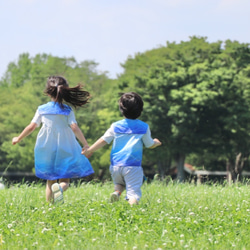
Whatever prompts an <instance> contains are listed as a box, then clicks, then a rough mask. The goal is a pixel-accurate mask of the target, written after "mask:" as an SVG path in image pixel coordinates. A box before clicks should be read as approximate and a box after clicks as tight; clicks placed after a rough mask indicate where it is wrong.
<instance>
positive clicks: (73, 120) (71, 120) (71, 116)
mask: <svg viewBox="0 0 250 250" xmlns="http://www.w3.org/2000/svg"><path fill="white" fill-rule="evenodd" d="M73 123H76V124H77V121H76V118H75V114H74V111H73V110H71V112H70V113H69V115H68V124H69V125H71V124H73Z"/></svg>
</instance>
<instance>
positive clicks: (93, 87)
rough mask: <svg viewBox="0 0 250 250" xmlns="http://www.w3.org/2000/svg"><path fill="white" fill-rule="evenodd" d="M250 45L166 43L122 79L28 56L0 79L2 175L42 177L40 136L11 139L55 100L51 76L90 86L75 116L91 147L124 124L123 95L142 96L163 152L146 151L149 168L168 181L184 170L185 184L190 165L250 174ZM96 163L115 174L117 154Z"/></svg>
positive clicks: (132, 62)
mask: <svg viewBox="0 0 250 250" xmlns="http://www.w3.org/2000/svg"><path fill="white" fill-rule="evenodd" d="M249 62H250V47H249V44H244V43H243V44H242V43H239V42H237V41H230V40H227V41H224V42H222V41H217V42H213V43H209V42H208V41H207V38H205V37H190V39H189V41H182V42H180V43H175V42H173V43H169V42H167V43H166V46H162V47H159V48H156V49H152V50H149V51H145V52H144V53H138V54H136V55H134V56H133V57H128V58H127V60H126V61H125V63H124V64H122V67H123V69H124V71H123V73H122V74H120V75H118V76H117V79H110V78H109V77H108V72H99V71H98V70H97V66H98V63H96V62H94V61H83V62H77V61H76V60H75V58H73V57H72V58H60V57H55V56H52V55H47V54H37V55H36V56H35V57H31V56H30V55H29V54H28V53H24V54H21V55H20V56H19V58H18V60H17V62H11V63H10V64H9V65H8V68H7V70H6V72H5V74H4V75H3V77H2V78H1V81H0V103H1V106H0V121H1V122H0V145H1V147H0V163H1V164H0V171H4V169H6V167H7V166H9V164H10V163H11V164H12V165H11V167H10V168H9V169H8V170H9V171H34V157H33V148H34V144H35V137H36V134H37V132H38V129H37V132H36V133H33V134H32V135H30V136H29V137H27V138H25V140H23V141H22V142H21V144H20V145H18V146H17V147H13V146H12V145H11V138H12V137H13V136H15V135H16V134H18V133H19V132H20V131H21V130H22V129H23V128H24V127H25V126H26V125H27V124H28V123H29V122H30V121H31V119H32V117H33V115H34V113H35V111H36V109H37V107H38V106H39V105H41V104H43V103H46V102H48V101H49V98H48V97H47V96H45V95H44V94H43V90H44V88H45V83H46V79H47V77H48V76H50V75H63V76H64V77H65V78H66V79H67V80H68V81H69V84H70V86H73V85H75V84H77V83H83V84H84V86H85V89H86V90H87V91H89V92H90V93H91V97H92V98H91V102H90V103H89V104H88V105H87V106H86V108H81V109H77V110H76V111H75V114H76V119H77V121H78V124H79V126H80V128H81V129H82V131H83V133H84V135H85V137H86V138H87V140H88V143H89V144H91V143H93V142H94V141H95V140H96V139H98V138H99V137H100V136H101V135H102V134H103V133H104V132H105V131H106V129H107V128H108V127H109V126H110V124H111V123H112V122H114V121H116V120H118V119H122V117H121V115H120V113H119V110H118V103H117V102H118V99H119V96H120V93H123V92H127V91H134V92H137V93H139V94H140V95H141V96H142V98H143V100H144V110H143V113H142V116H141V118H140V119H142V120H143V121H145V122H147V123H148V124H149V125H150V128H151V132H152V136H153V137H157V138H159V139H160V140H161V141H162V142H163V144H162V147H160V148H159V149H157V150H155V151H154V152H151V151H150V150H147V149H145V152H144V159H143V167H144V169H146V170H151V171H152V172H159V173H160V175H161V176H165V175H166V174H167V173H168V170H169V169H170V168H171V167H172V166H173V165H176V166H177V169H178V175H177V177H178V179H179V180H180V181H182V180H183V179H184V170H183V169H184V168H183V166H184V163H185V162H188V163H190V164H192V165H194V166H195V167H196V168H197V169H199V168H203V167H204V168H205V169H207V170H223V171H225V170H229V171H230V172H231V173H232V176H233V178H234V179H236V178H237V176H238V175H239V176H240V175H241V173H242V170H243V169H244V170H249V169H250V164H249V163H250V161H249V146H250V145H249V144H250V132H249V131H250V130H249V126H250V125H249V124H250V64H249ZM109 147H110V146H107V147H105V148H103V149H101V150H99V151H97V152H96V153H95V154H94V155H93V156H92V157H91V158H90V161H91V164H92V165H93V167H94V169H95V172H96V175H97V176H98V178H100V179H102V178H105V176H107V175H108V171H107V170H108V166H109V149H110V148H109Z"/></svg>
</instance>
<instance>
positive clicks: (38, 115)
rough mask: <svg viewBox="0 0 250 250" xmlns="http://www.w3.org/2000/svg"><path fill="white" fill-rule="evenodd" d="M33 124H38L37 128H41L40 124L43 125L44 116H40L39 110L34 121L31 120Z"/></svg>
mask: <svg viewBox="0 0 250 250" xmlns="http://www.w3.org/2000/svg"><path fill="white" fill-rule="evenodd" d="M31 122H34V123H36V124H37V125H36V126H37V127H39V126H40V124H41V122H42V116H41V115H40V114H39V112H38V110H37V111H36V113H35V115H34V117H33V119H32V120H31Z"/></svg>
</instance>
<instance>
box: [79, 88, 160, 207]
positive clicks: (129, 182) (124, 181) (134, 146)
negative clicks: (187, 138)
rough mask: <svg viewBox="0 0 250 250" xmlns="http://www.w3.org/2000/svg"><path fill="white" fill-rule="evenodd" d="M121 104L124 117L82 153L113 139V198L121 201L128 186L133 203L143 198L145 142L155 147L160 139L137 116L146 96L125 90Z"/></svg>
mask: <svg viewBox="0 0 250 250" xmlns="http://www.w3.org/2000/svg"><path fill="white" fill-rule="evenodd" d="M119 108H120V111H121V113H122V115H123V116H124V118H125V119H123V120H120V121H117V122H115V123H113V124H112V125H111V127H110V128H109V129H108V130H107V131H106V132H105V134H104V135H103V136H102V137H101V138H100V139H98V140H97V141H96V142H95V143H94V144H93V145H92V146H91V147H89V148H87V149H83V151H82V153H83V154H84V155H86V156H87V157H88V156H90V155H91V154H92V153H93V152H95V151H96V150H98V149H99V148H101V147H103V146H105V145H106V144H110V143H111V142H112V141H113V145H112V150H111V155H110V160H111V165H110V173H111V176H112V179H113V182H114V186H115V192H114V193H112V194H111V201H112V202H113V201H118V200H119V198H120V196H121V193H122V192H123V191H124V190H125V189H126V199H127V200H128V202H129V204H131V205H133V204H138V202H139V200H140V198H141V186H142V183H143V169H142V167H141V162H142V152H143V145H145V147H147V148H155V147H158V146H160V145H161V142H160V141H159V140H158V139H152V137H151V132H150V129H149V126H148V124H147V123H145V122H143V121H141V120H138V119H137V118H138V117H139V116H140V115H141V112H142V110H143V100H142V98H141V97H140V96H139V95H138V94H137V93H134V92H129V93H125V94H123V95H122V96H121V98H120V100H119Z"/></svg>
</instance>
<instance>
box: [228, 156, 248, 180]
mask: <svg viewBox="0 0 250 250" xmlns="http://www.w3.org/2000/svg"><path fill="white" fill-rule="evenodd" d="M247 159H248V155H247V156H245V157H244V156H242V153H239V154H237V155H236V158H235V160H233V159H229V160H227V171H228V181H229V182H230V181H231V180H232V181H233V182H236V181H237V180H240V179H241V175H242V170H243V168H244V164H245V161H246V160H247ZM230 177H231V178H230Z"/></svg>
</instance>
